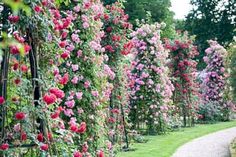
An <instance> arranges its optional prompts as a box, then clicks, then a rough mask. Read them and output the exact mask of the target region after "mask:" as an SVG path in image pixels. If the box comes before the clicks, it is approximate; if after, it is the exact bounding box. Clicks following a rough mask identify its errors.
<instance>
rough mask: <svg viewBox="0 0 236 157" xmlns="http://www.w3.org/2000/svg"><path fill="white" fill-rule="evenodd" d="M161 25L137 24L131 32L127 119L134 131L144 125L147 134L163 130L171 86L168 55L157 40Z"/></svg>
mask: <svg viewBox="0 0 236 157" xmlns="http://www.w3.org/2000/svg"><path fill="white" fill-rule="evenodd" d="M160 30H161V25H160V24H158V23H155V24H150V25H149V24H141V25H140V27H139V28H137V30H136V31H134V32H133V33H132V38H133V39H132V42H133V44H134V49H133V58H134V60H133V62H132V69H131V70H130V73H129V74H128V75H129V78H130V85H129V86H130V88H131V119H132V121H133V123H134V124H133V125H134V127H135V128H137V127H138V126H139V125H141V123H145V124H146V125H147V130H148V132H149V133H161V132H164V131H165V129H166V122H167V121H168V115H169V112H170V108H171V107H170V105H171V102H172V101H171V96H172V91H173V90H174V87H173V85H172V83H171V81H170V78H169V76H168V73H169V69H168V67H167V66H166V64H167V57H168V52H167V51H165V50H164V47H163V45H162V42H161V40H160Z"/></svg>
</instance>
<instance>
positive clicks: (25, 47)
mask: <svg viewBox="0 0 236 157" xmlns="http://www.w3.org/2000/svg"><path fill="white" fill-rule="evenodd" d="M30 50H31V47H30V46H29V45H28V44H25V45H24V51H25V54H28V53H29V51H30Z"/></svg>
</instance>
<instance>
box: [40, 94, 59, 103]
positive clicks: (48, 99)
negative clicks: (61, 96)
mask: <svg viewBox="0 0 236 157" xmlns="http://www.w3.org/2000/svg"><path fill="white" fill-rule="evenodd" d="M56 100H57V97H56V95H54V94H45V95H44V96H43V101H44V102H45V103H46V104H47V105H51V104H54V103H55V102H56Z"/></svg>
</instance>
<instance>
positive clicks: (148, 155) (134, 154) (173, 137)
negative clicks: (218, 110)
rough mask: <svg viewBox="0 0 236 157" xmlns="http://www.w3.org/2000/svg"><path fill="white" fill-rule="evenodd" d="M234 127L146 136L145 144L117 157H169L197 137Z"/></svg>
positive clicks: (215, 126) (200, 127) (221, 125)
mask: <svg viewBox="0 0 236 157" xmlns="http://www.w3.org/2000/svg"><path fill="white" fill-rule="evenodd" d="M234 126H236V121H231V122H221V123H217V124H206V125H197V126H195V127H193V128H184V129H181V130H180V131H176V132H170V133H168V134H166V135H160V136H146V138H147V139H148V140H149V141H148V142H147V143H134V144H131V148H134V149H136V150H135V151H130V152H121V153H119V154H118V157H171V155H172V154H173V153H174V152H175V151H176V149H177V148H178V147H179V146H181V145H183V144H184V143H187V142H189V141H191V140H192V139H195V138H197V137H200V136H203V135H206V134H209V133H212V132H216V131H219V130H223V129H226V128H231V127H234Z"/></svg>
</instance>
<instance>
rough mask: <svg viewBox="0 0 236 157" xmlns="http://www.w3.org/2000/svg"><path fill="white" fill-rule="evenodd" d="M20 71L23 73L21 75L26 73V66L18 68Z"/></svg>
mask: <svg viewBox="0 0 236 157" xmlns="http://www.w3.org/2000/svg"><path fill="white" fill-rule="evenodd" d="M20 70H21V71H22V72H23V73H26V72H27V71H28V67H27V66H26V65H22V66H21V67H20Z"/></svg>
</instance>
